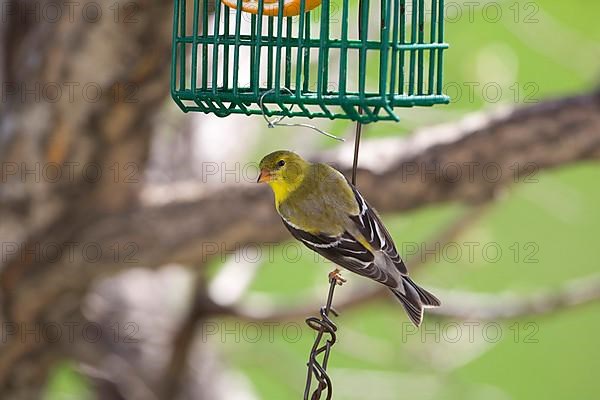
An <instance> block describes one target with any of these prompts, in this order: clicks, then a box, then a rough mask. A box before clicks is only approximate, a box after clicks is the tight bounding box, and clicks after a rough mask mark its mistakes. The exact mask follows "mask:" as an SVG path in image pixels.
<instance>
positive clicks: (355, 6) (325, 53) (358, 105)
mask: <svg viewBox="0 0 600 400" xmlns="http://www.w3.org/2000/svg"><path fill="white" fill-rule="evenodd" d="M335 1H337V2H334V1H333V0H322V2H321V1H319V0H257V1H253V0H211V1H207V0H205V1H201V0H175V13H174V23H173V50H172V73H171V94H172V97H173V99H174V100H175V102H176V103H177V104H178V105H179V107H181V109H182V110H183V111H185V112H187V111H202V112H205V113H214V114H216V115H218V116H221V117H225V116H227V115H230V114H246V115H252V114H262V113H264V114H266V115H267V116H287V117H308V118H329V119H338V118H340V119H350V120H353V121H358V122H362V123H368V122H373V121H380V120H394V121H397V120H398V116H397V115H396V113H395V111H394V109H395V108H397V107H412V106H431V105H433V104H441V103H448V101H449V98H448V97H447V96H445V95H444V94H443V93H442V88H443V81H442V69H443V53H444V50H445V49H446V48H448V44H446V43H444V2H443V0H428V1H425V0H408V1H406V0H380V1H377V2H371V1H369V0H360V1H353V2H352V3H351V2H350V1H349V0H335ZM294 3H295V5H296V6H297V7H298V8H299V10H297V11H296V12H294V11H293V10H292V11H290V10H291V9H292V8H293V7H291V6H293V5H294ZM227 4H229V5H227ZM315 4H316V5H315ZM307 7H308V8H310V9H311V10H310V11H309V10H308V9H307ZM250 9H252V10H254V12H255V13H253V12H252V11H250V12H246V11H248V10H250ZM244 10H245V11H244ZM294 14H295V15H294ZM261 105H262V109H261Z"/></svg>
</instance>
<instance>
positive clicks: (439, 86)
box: [436, 0, 444, 95]
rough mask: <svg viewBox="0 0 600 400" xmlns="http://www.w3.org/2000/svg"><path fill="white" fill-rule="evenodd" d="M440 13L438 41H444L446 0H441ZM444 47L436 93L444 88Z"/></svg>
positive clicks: (441, 51) (440, 58)
mask: <svg viewBox="0 0 600 400" xmlns="http://www.w3.org/2000/svg"><path fill="white" fill-rule="evenodd" d="M438 11H439V15H438V43H444V0H440V7H439V10H438ZM443 54H444V53H443V49H442V48H440V49H439V50H438V57H437V91H436V94H438V95H441V94H442V90H443V87H442V86H443V81H442V74H443V66H444V60H443Z"/></svg>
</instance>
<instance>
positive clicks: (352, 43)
mask: <svg viewBox="0 0 600 400" xmlns="http://www.w3.org/2000/svg"><path fill="white" fill-rule="evenodd" d="M307 14H308V13H307ZM273 18H275V17H273ZM253 40H254V39H253V38H252V36H251V35H240V46H242V47H243V46H253V45H254V43H253ZM178 41H179V42H184V43H192V41H193V40H192V38H191V37H189V38H182V39H179V40H178ZM235 41H236V39H235V36H234V35H230V36H229V37H226V36H221V37H219V38H218V39H217V43H219V44H235ZM281 41H282V43H283V44H286V45H287V44H288V43H289V44H290V45H291V46H292V47H296V46H295V44H294V42H296V41H297V39H296V38H292V39H291V40H290V39H288V38H285V37H284V38H282V39H281ZM205 42H206V43H212V42H213V38H208V39H203V38H202V37H199V38H198V43H205ZM260 43H261V45H262V46H265V45H268V44H269V43H270V41H269V39H268V38H266V37H262V38H260ZM320 43H321V42H320V39H311V40H309V41H303V45H305V46H306V47H310V48H319V46H320ZM365 43H366V44H365V45H363V42H362V41H358V40H349V41H348V44H347V46H348V48H349V49H361V48H363V47H365V46H366V48H367V49H368V50H378V49H380V48H381V43H380V42H378V41H374V40H370V41H366V42H365ZM328 47H329V48H330V49H336V48H337V49H339V48H342V41H341V40H335V41H330V42H329V44H328ZM390 48H392V49H394V48H396V49H398V50H401V51H402V50H403V51H407V50H419V49H423V50H431V49H447V48H448V44H447V43H414V44H411V43H407V44H400V43H398V44H395V45H394V44H393V43H391V44H390Z"/></svg>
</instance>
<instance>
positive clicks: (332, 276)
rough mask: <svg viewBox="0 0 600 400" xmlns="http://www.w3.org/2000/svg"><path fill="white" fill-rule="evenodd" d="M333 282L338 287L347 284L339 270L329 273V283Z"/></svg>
mask: <svg viewBox="0 0 600 400" xmlns="http://www.w3.org/2000/svg"><path fill="white" fill-rule="evenodd" d="M332 280H333V281H335V283H336V285H339V286H342V285H343V284H344V283H346V282H347V280H346V279H344V278H342V273H341V272H340V270H339V269H338V268H336V269H334V270H333V271H331V272H330V273H329V281H330V282H331V281H332Z"/></svg>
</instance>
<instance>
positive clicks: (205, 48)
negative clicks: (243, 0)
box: [194, 0, 209, 90]
mask: <svg viewBox="0 0 600 400" xmlns="http://www.w3.org/2000/svg"><path fill="white" fill-rule="evenodd" d="M198 1H199V0H195V1H194V6H195V5H196V3H198ZM202 5H203V7H202V36H203V38H204V39H205V42H204V43H203V44H202V90H206V89H207V88H208V44H207V43H206V42H208V40H209V37H208V1H207V0H202ZM194 36H198V35H194Z"/></svg>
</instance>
